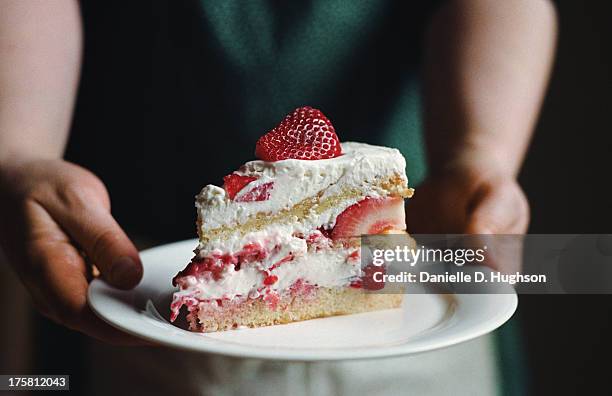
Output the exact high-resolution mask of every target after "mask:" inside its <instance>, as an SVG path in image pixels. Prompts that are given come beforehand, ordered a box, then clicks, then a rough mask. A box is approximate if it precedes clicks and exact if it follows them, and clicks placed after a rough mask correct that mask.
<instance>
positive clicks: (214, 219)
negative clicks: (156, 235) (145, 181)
mask: <svg viewBox="0 0 612 396" xmlns="http://www.w3.org/2000/svg"><path fill="white" fill-rule="evenodd" d="M342 151H343V154H342V155H341V156H339V157H336V158H330V159H324V160H316V161H307V160H295V159H288V160H283V161H275V162H266V161H250V162H247V163H246V164H244V165H243V166H242V167H241V168H240V169H239V170H238V171H237V172H236V173H238V174H240V175H244V176H254V177H257V180H255V181H253V182H251V183H249V184H248V185H247V187H245V188H243V190H242V191H240V192H239V193H238V194H237V195H236V197H234V200H231V199H230V198H229V197H228V196H227V194H226V193H225V191H224V190H223V189H221V188H219V187H217V186H214V185H208V186H206V187H204V189H202V191H201V192H200V194H198V196H197V197H196V208H197V211H198V218H199V220H200V224H201V227H202V229H203V230H211V229H215V228H219V227H223V226H234V225H239V224H244V223H245V222H246V221H247V220H248V219H249V218H250V217H251V216H253V215H255V214H257V213H260V212H263V213H268V214H274V213H277V212H279V211H280V210H283V209H287V208H291V207H293V206H294V205H295V204H297V203H299V202H301V201H303V200H304V199H306V198H309V197H312V196H314V195H316V194H318V193H319V192H320V191H323V194H322V197H321V198H322V199H325V198H326V197H329V196H334V195H337V194H340V193H341V192H342V191H344V190H345V189H347V188H351V187H354V188H357V189H359V190H360V191H362V195H361V196H359V197H355V198H354V199H353V200H346V201H345V202H343V203H342V204H341V205H338V206H336V207H333V208H330V209H329V210H327V211H325V212H324V213H321V214H316V213H312V215H311V216H309V217H308V218H306V219H302V220H300V222H298V221H297V219H296V222H295V223H294V224H293V225H292V226H290V227H286V226H282V227H285V228H287V229H286V230H283V231H284V232H287V233H289V234H293V233H294V232H305V231H307V230H312V229H315V228H318V227H321V226H323V227H326V228H330V227H332V226H333V225H334V221H335V219H336V217H337V216H338V215H339V214H340V213H342V211H344V209H346V208H347V207H349V206H350V205H352V204H354V203H356V202H358V201H360V200H361V199H363V198H365V197H366V196H370V197H378V196H381V195H385V194H386V192H385V191H384V190H382V189H380V188H379V187H377V186H376V182H377V181H379V180H380V179H381V178H384V177H388V176H390V175H392V174H397V175H400V177H402V178H403V179H404V180H405V181H406V182H407V178H406V171H405V168H406V161H405V159H404V157H403V156H402V154H401V153H400V152H399V151H398V150H396V149H392V148H388V147H381V146H372V145H369V144H365V143H354V142H345V143H342ZM269 182H273V183H274V186H273V188H272V190H271V191H270V197H269V199H267V200H265V201H254V202H239V201H236V200H237V199H239V198H240V197H241V196H242V195H244V194H245V193H247V192H248V191H250V190H251V189H252V188H255V187H257V186H258V185H261V184H265V183H269ZM277 227H279V226H278V225H275V226H274V228H277ZM273 231H274V232H276V233H278V232H279V231H280V230H278V229H275V230H273ZM234 239H235V240H227V239H224V240H223V241H218V243H215V241H211V242H210V243H209V244H207V245H205V246H202V245H201V246H200V247H199V249H200V250H202V251H211V250H213V249H222V250H228V251H231V250H232V249H233V248H239V246H241V245H243V244H244V238H242V237H239V236H236V238H234Z"/></svg>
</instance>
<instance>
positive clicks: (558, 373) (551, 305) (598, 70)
mask: <svg viewBox="0 0 612 396" xmlns="http://www.w3.org/2000/svg"><path fill="white" fill-rule="evenodd" d="M557 6H558V12H559V17H560V37H559V48H558V53H557V62H556V64H555V67H554V72H553V76H552V81H551V86H550V90H549V92H548V95H547V97H546V99H545V103H544V108H543V111H542V116H541V120H540V122H539V123H538V126H537V130H536V133H535V137H534V139H533V143H532V145H531V148H530V150H529V153H528V156H527V159H526V162H525V166H524V169H523V171H522V173H521V176H520V182H521V184H522V185H523V186H524V188H525V191H526V193H527V195H528V197H529V201H530V203H531V209H532V221H531V228H530V232H531V233H612V226H611V224H612V210H611V205H612V204H611V199H610V192H611V191H612V189H611V188H610V183H611V182H612V181H611V180H610V176H609V169H610V168H611V167H610V162H611V156H612V133H611V132H612V128H611V126H612V125H611V124H612V123H611V121H610V116H611V114H610V113H611V110H612V106H611V104H612V101H611V100H610V86H611V84H610V69H611V66H612V65H611V62H610V55H611V51H610V37H612V29H611V26H610V14H609V13H608V6H607V5H606V3H605V2H603V1H602V2H581V1H569V0H568V1H562V2H558V3H557ZM611 303H612V296H607V295H601V296H562V295H555V296H543V295H533V296H529V295H524V296H521V297H520V304H519V309H518V311H517V313H516V315H515V319H514V321H515V323H518V325H519V328H520V332H521V333H522V336H523V337H522V338H523V341H524V346H523V349H524V351H525V352H526V353H525V358H526V361H525V363H526V367H525V372H526V374H527V381H528V386H529V389H530V393H531V394H534V395H541V394H559V395H561V394H590V393H594V394H600V393H604V392H606V391H607V390H608V389H609V367H610V365H609V361H610V356H612V315H610V314H611V313H612V310H611V309H610V304H611ZM38 320H42V319H40V318H38ZM37 329H39V330H37V331H39V332H44V333H45V334H44V337H42V334H39V336H40V337H38V338H39V339H41V338H44V339H47V340H48V339H54V340H56V342H54V343H44V344H40V345H37V346H35V348H34V350H36V351H39V353H37V354H36V357H35V361H34V366H35V369H34V370H33V372H37V373H71V374H72V378H71V387H72V388H73V390H75V391H76V393H79V392H78V391H79V389H80V388H79V387H80V386H82V385H83V381H84V380H85V378H86V377H85V375H86V373H87V365H86V361H85V360H84V359H82V350H83V348H84V347H85V345H86V342H85V339H84V338H83V337H82V336H79V335H75V334H73V333H71V332H68V331H66V330H64V329H62V328H60V327H57V326H54V325H51V324H48V325H45V326H38V327H37ZM509 379H510V381H512V377H510V378H509Z"/></svg>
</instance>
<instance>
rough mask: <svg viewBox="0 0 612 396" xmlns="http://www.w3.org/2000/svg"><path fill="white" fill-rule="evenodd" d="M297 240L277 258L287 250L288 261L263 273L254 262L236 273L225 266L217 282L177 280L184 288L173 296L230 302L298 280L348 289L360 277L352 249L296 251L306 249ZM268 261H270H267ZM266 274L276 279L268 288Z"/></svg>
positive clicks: (276, 290)
mask: <svg viewBox="0 0 612 396" xmlns="http://www.w3.org/2000/svg"><path fill="white" fill-rule="evenodd" d="M296 239H298V238H296ZM299 241H302V242H304V247H301V246H298V245H301V244H302V243H300V242H299ZM299 241H295V242H296V243H295V244H293V247H285V248H283V250H282V251H281V252H279V254H278V256H277V257H282V256H284V255H286V254H288V253H289V250H291V252H292V253H293V254H296V256H295V257H294V258H293V260H292V261H288V262H285V263H283V264H282V265H280V266H278V267H276V268H273V269H271V270H269V271H266V272H263V271H262V268H263V267H264V266H265V265H261V264H260V263H257V264H255V265H246V266H242V268H241V269H240V270H238V271H235V270H234V266H233V265H229V266H227V267H226V268H225V269H224V270H223V272H222V275H221V278H220V279H219V280H214V279H212V278H201V277H200V278H197V277H195V276H191V275H190V276H186V277H184V278H183V279H182V280H181V282H183V285H184V287H185V288H184V289H183V290H181V291H179V292H177V293H175V298H176V297H180V296H181V295H185V296H189V297H193V298H197V299H199V300H214V299H233V298H235V297H237V296H241V297H249V298H258V297H259V296H260V295H261V294H260V292H268V291H272V292H278V293H282V292H283V291H285V290H287V289H289V288H290V287H291V286H292V285H293V284H294V283H295V282H297V281H298V280H301V281H304V282H306V283H308V284H310V285H316V286H319V287H342V286H348V285H349V284H350V283H351V281H353V280H355V279H357V278H358V277H359V276H360V260H359V258H358V257H355V258H351V257H350V252H352V251H355V250H356V249H355V248H352V249H323V250H320V251H302V252H300V250H306V247H305V241H303V240H299ZM272 261H274V260H271V261H270V262H272ZM269 275H274V276H276V277H277V278H278V279H277V281H276V282H275V283H274V284H272V285H266V284H265V283H264V280H265V279H266V277H267V276H269Z"/></svg>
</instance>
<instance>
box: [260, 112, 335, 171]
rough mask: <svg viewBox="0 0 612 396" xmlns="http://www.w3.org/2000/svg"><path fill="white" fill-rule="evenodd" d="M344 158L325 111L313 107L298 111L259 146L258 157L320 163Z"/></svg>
mask: <svg viewBox="0 0 612 396" xmlns="http://www.w3.org/2000/svg"><path fill="white" fill-rule="evenodd" d="M340 154H342V149H341V147H340V140H339V139H338V135H336V131H335V129H334V126H333V125H332V123H331V122H330V121H329V120H328V119H327V117H325V115H323V113H321V111H319V110H317V109H313V108H312V107H309V106H306V107H300V108H298V109H295V110H294V111H293V113H291V114H289V115H288V116H287V117H285V119H284V120H283V121H281V123H280V124H279V125H278V126H277V127H276V128H274V129H272V130H271V131H270V132H268V133H266V134H265V135H263V136H262V137H261V138H259V140H258V141H257V145H256V146H255V155H256V156H257V158H259V159H261V160H264V161H280V160H284V159H290V158H293V159H300V160H320V159H325V158H334V157H337V156H339V155H340Z"/></svg>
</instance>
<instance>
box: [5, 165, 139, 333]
mask: <svg viewBox="0 0 612 396" xmlns="http://www.w3.org/2000/svg"><path fill="white" fill-rule="evenodd" d="M0 243H1V244H2V248H3V250H4V252H5V254H6V255H7V257H8V259H9V262H10V264H11V265H12V267H13V268H14V270H15V271H16V272H17V274H18V275H19V278H20V279H21V281H22V282H23V284H24V285H25V287H26V288H27V289H28V291H29V293H30V295H31V296H32V300H33V303H34V306H35V307H36V308H37V309H38V310H39V311H40V312H41V313H42V314H43V315H45V316H47V317H49V318H51V319H52V320H54V321H56V322H57V323H60V324H62V325H64V326H67V327H69V328H71V329H75V330H78V331H81V332H83V333H85V334H88V335H90V336H92V337H95V338H97V339H100V340H103V341H106V342H110V343H113V344H136V343H140V342H139V341H137V340H136V339H135V338H133V337H131V336H128V335H126V334H125V333H121V332H119V331H118V330H115V329H113V328H112V327H111V326H109V325H107V324H106V323H104V322H103V321H102V320H100V319H99V318H97V317H96V316H95V315H94V314H93V313H92V312H91V310H90V309H89V307H88V305H87V287H88V284H89V281H90V280H91V278H92V271H91V270H92V267H91V265H92V264H93V265H95V266H96V267H97V268H98V269H99V270H100V273H101V275H102V277H103V278H104V279H105V280H106V281H107V282H109V283H110V284H111V285H113V286H115V287H118V288H121V289H129V288H132V287H134V286H135V285H137V284H138V282H139V281H140V279H141V277H142V264H141V262H140V259H139V257H138V251H137V250H136V248H135V247H134V245H133V244H132V242H131V241H130V240H129V238H128V237H127V235H126V234H125V232H123V230H122V229H121V227H120V226H119V225H118V224H117V222H116V221H115V220H114V219H113V217H112V216H111V213H110V200H109V196H108V193H107V191H106V188H105V187H104V185H103V184H102V182H101V181H100V180H99V179H98V178H97V177H96V176H95V175H93V174H92V173H91V172H89V171H87V170H85V169H83V168H81V167H79V166H77V165H74V164H71V163H69V162H66V161H63V160H32V161H21V162H18V163H16V162H13V163H10V164H3V165H2V167H0Z"/></svg>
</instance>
